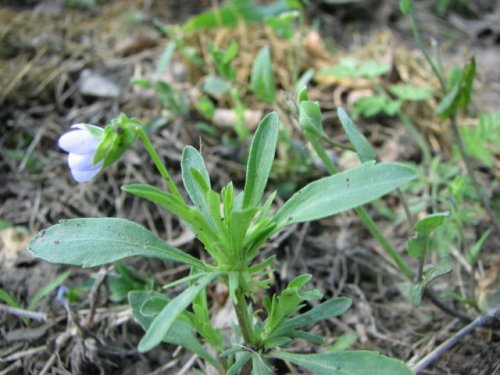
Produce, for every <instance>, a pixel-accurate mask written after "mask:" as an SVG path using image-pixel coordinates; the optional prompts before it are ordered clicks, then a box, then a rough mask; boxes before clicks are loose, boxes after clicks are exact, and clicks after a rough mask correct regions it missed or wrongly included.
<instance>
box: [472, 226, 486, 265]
mask: <svg viewBox="0 0 500 375" xmlns="http://www.w3.org/2000/svg"><path fill="white" fill-rule="evenodd" d="M490 234H491V228H490V229H488V230H487V231H486V232H484V233H483V234H482V235H481V237H480V238H479V240H477V242H476V243H475V244H474V245H473V246H472V247H471V249H470V251H469V256H468V260H469V264H470V265H472V266H473V265H475V264H476V263H477V260H478V259H479V255H481V250H482V249H483V245H484V242H485V241H486V240H487V239H488V237H489V236H490Z"/></svg>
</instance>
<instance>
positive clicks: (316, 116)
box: [299, 91, 326, 137]
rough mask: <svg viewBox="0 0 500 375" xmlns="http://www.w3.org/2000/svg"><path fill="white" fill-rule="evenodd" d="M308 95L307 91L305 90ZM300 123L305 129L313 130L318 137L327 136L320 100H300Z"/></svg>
mask: <svg viewBox="0 0 500 375" xmlns="http://www.w3.org/2000/svg"><path fill="white" fill-rule="evenodd" d="M305 94H306V95H307V91H305ZM299 124H300V127H301V128H302V129H303V130H304V131H308V132H311V133H312V134H314V135H315V136H316V137H322V136H325V135H326V134H325V131H324V130H323V120H322V118H321V108H320V107H319V104H318V102H313V101H310V100H301V101H300V102H299Z"/></svg>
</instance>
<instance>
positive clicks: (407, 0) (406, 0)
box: [399, 0, 412, 15]
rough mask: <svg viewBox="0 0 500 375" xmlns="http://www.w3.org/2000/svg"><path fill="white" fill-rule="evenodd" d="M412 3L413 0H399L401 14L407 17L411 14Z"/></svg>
mask: <svg viewBox="0 0 500 375" xmlns="http://www.w3.org/2000/svg"><path fill="white" fill-rule="evenodd" d="M411 8H412V1H411V0H399V9H400V10H401V13H403V14H404V15H407V14H409V13H410V12H411Z"/></svg>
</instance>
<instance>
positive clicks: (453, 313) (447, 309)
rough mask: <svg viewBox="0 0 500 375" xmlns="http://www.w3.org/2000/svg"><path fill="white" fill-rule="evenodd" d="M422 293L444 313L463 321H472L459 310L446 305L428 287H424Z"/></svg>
mask: <svg viewBox="0 0 500 375" xmlns="http://www.w3.org/2000/svg"><path fill="white" fill-rule="evenodd" d="M424 295H425V296H426V297H428V298H429V299H430V300H431V301H432V303H433V304H434V305H435V306H436V307H438V308H440V309H441V310H442V311H444V312H445V313H446V314H448V315H450V316H453V317H455V318H458V319H460V321H462V322H464V323H470V322H472V318H471V317H469V316H467V315H465V314H462V313H461V312H460V311H458V310H456V309H455V308H453V307H452V306H450V305H448V304H447V303H446V302H444V301H443V300H442V299H441V298H440V297H439V296H438V295H437V294H436V292H435V291H434V290H433V289H431V288H429V287H426V288H425V290H424Z"/></svg>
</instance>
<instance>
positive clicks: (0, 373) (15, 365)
mask: <svg viewBox="0 0 500 375" xmlns="http://www.w3.org/2000/svg"><path fill="white" fill-rule="evenodd" d="M20 367H23V362H22V361H21V360H20V359H18V360H17V361H16V362H14V363H13V364H11V365H10V366H8V367H6V368H4V369H3V370H2V371H0V375H7V374H9V373H11V371H14V370H16V369H18V368H20Z"/></svg>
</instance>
